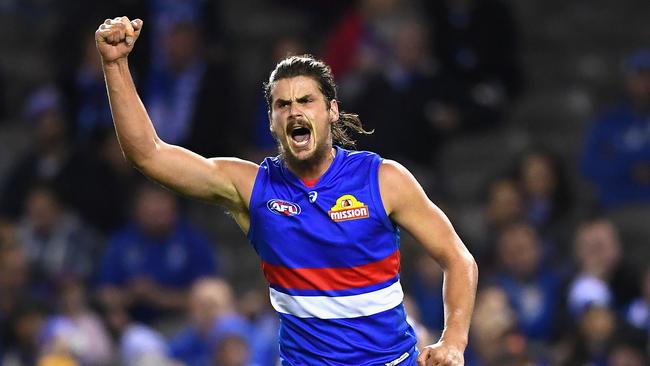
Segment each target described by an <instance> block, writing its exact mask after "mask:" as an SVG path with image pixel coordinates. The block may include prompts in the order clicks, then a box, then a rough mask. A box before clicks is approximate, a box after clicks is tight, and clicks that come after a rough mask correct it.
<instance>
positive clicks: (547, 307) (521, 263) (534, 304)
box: [495, 223, 561, 343]
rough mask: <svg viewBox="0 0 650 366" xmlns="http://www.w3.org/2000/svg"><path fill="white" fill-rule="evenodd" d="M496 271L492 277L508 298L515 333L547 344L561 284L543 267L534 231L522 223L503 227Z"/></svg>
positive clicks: (551, 332) (554, 326)
mask: <svg viewBox="0 0 650 366" xmlns="http://www.w3.org/2000/svg"><path fill="white" fill-rule="evenodd" d="M497 251H498V257H499V263H500V271H499V273H498V274H497V275H496V277H495V283H496V284H498V285H499V286H500V287H501V288H502V289H503V291H504V293H505V294H506V296H507V297H508V300H509V302H510V305H511V306H512V309H513V311H514V314H515V317H516V319H517V323H518V325H519V329H520V330H521V331H522V332H523V334H524V335H525V336H526V337H527V338H529V339H531V340H534V341H538V342H540V343H541V342H542V341H548V340H551V339H552V337H553V336H554V332H555V331H557V323H558V322H557V320H558V315H559V310H560V304H561V302H560V301H559V300H560V296H561V282H560V278H559V277H558V275H557V274H556V273H554V272H553V270H551V269H549V268H548V267H547V266H545V265H544V261H543V249H542V247H541V243H540V242H539V238H538V236H537V233H536V231H535V229H534V228H533V227H532V226H531V225H529V224H525V223H516V224H512V225H510V226H509V227H507V228H506V229H505V230H504V231H503V232H502V234H501V236H500V238H499V242H498V247H497Z"/></svg>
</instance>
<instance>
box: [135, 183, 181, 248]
mask: <svg viewBox="0 0 650 366" xmlns="http://www.w3.org/2000/svg"><path fill="white" fill-rule="evenodd" d="M135 216H136V220H137V222H138V224H139V225H140V227H141V228H142V230H144V231H145V232H146V233H147V234H149V235H151V236H153V237H158V236H163V235H167V234H169V233H170V232H171V230H172V229H173V227H174V224H175V223H176V219H177V217H178V212H177V204H176V199H175V198H174V197H173V196H172V195H171V194H170V193H168V192H165V191H163V190H162V189H160V188H156V187H151V186H146V187H143V188H141V189H140V192H139V195H138V196H137V197H136V205H135Z"/></svg>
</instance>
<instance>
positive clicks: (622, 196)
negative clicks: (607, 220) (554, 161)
mask: <svg viewBox="0 0 650 366" xmlns="http://www.w3.org/2000/svg"><path fill="white" fill-rule="evenodd" d="M624 72H625V75H624V78H625V91H626V95H625V98H624V99H623V101H622V102H620V103H619V104H618V105H617V106H615V107H614V108H612V109H611V110H609V111H608V112H606V113H604V114H602V115H601V116H599V117H598V118H596V120H595V121H594V122H593V124H592V126H591V128H590V130H589V132H588V133H587V135H586V137H585V142H584V149H583V152H582V158H581V159H582V160H581V166H582V172H583V174H584V175H585V177H587V179H589V180H590V181H591V182H592V183H593V184H594V185H595V187H596V190H597V195H598V201H599V203H600V204H601V205H602V206H604V207H607V208H611V207H615V206H620V205H623V204H628V203H635V202H650V124H649V122H648V121H650V50H640V51H637V52H636V53H634V54H632V55H630V56H629V57H628V58H627V59H626V60H625V64H624Z"/></svg>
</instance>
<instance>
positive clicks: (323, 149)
mask: <svg viewBox="0 0 650 366" xmlns="http://www.w3.org/2000/svg"><path fill="white" fill-rule="evenodd" d="M273 137H275V134H274V136H273ZM275 141H276V142H277V144H278V151H279V152H280V157H281V158H282V160H283V161H284V163H285V164H286V165H287V167H289V168H291V170H293V171H296V172H304V171H306V170H309V169H311V167H313V166H315V165H317V164H318V163H320V162H321V161H323V160H325V159H327V156H328V154H329V153H330V150H331V149H332V145H331V143H330V144H327V143H324V144H322V145H320V146H317V148H316V150H315V151H314V153H313V154H312V155H311V156H310V157H309V158H307V159H305V160H300V159H296V157H295V156H293V155H292V154H291V153H290V152H287V150H285V148H284V146H282V143H281V142H280V140H279V139H278V138H277V137H276V138H275Z"/></svg>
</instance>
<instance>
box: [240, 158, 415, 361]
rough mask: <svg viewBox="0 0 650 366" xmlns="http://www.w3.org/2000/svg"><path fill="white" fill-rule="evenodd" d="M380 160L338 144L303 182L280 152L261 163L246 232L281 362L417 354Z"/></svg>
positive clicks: (400, 358)
mask: <svg viewBox="0 0 650 366" xmlns="http://www.w3.org/2000/svg"><path fill="white" fill-rule="evenodd" d="M381 160H382V159H381V158H380V157H379V156H378V155H377V154H374V153H370V152H365V151H348V150H344V149H341V148H339V147H336V156H335V157H334V160H333V162H332V164H331V165H330V167H329V168H328V170H327V171H326V172H325V174H323V176H322V177H321V178H320V179H319V180H318V182H317V183H316V184H315V185H314V186H313V187H311V188H310V187H307V186H305V185H304V184H303V182H302V181H301V180H300V179H299V178H298V177H296V176H295V175H294V174H293V173H291V172H290V171H289V170H288V169H287V168H286V166H285V165H284V164H283V161H282V159H281V158H279V157H275V158H267V159H266V160H264V162H263V163H262V164H261V166H260V169H259V171H258V174H257V178H256V180H255V185H254V187H253V192H252V195H251V202H250V229H249V232H248V238H249V240H250V242H251V243H252V245H253V246H254V248H255V250H256V251H257V253H258V254H259V256H260V258H261V260H262V270H263V272H264V276H265V277H266V279H267V280H268V282H269V286H270V297H271V304H272V305H273V307H274V308H275V310H276V311H277V312H278V314H279V316H280V356H281V358H282V364H283V365H293V366H297V365H319V366H320V365H346V366H348V365H391V366H392V365H397V364H400V366H402V365H410V364H415V358H416V354H417V351H416V350H415V343H416V340H415V332H414V330H413V329H412V327H411V326H410V325H409V324H408V323H407V322H406V314H405V312H404V307H403V305H402V300H403V292H402V287H401V284H400V281H399V268H400V253H399V229H398V228H397V227H396V226H395V225H394V224H393V223H392V222H391V221H390V219H389V218H388V216H387V215H386V212H385V210H384V206H383V204H382V200H381V196H380V193H379V179H378V170H379V165H380V164H381Z"/></svg>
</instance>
